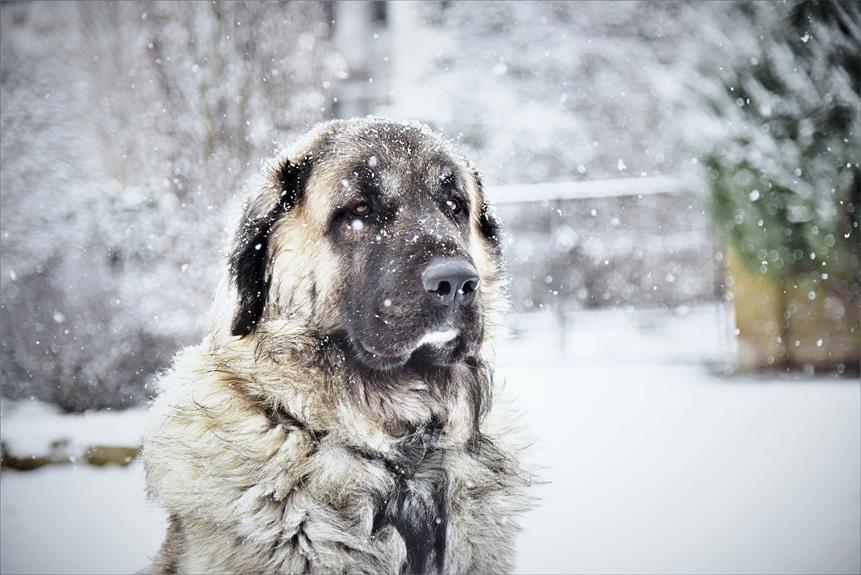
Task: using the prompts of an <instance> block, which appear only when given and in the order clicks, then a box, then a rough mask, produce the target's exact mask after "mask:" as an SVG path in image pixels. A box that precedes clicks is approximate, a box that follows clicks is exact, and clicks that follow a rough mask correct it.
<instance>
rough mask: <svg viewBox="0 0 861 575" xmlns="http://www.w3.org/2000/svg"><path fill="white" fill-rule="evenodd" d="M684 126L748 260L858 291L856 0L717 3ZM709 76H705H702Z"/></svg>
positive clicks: (724, 225) (718, 217)
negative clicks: (692, 113) (692, 112)
mask: <svg viewBox="0 0 861 575" xmlns="http://www.w3.org/2000/svg"><path fill="white" fill-rule="evenodd" d="M716 11H717V12H718V14H717V15H716V17H717V19H718V20H722V21H723V22H722V24H723V25H722V26H717V27H715V28H714V29H713V31H712V36H711V37H710V38H709V40H710V43H711V44H712V45H711V46H710V49H705V50H702V54H703V59H702V61H701V63H700V71H701V74H702V76H701V77H700V78H698V80H697V81H698V85H697V86H696V91H697V92H698V94H699V95H700V98H698V99H697V100H696V101H695V106H696V107H697V108H698V112H697V114H698V116H699V120H701V121H700V122H697V123H695V124H690V123H689V124H687V128H686V129H687V130H688V133H687V135H688V136H689V137H690V138H691V140H694V139H695V140H698V142H696V143H695V144H694V145H695V146H696V147H698V148H699V151H700V153H699V157H700V158H701V159H702V160H703V163H704V165H705V167H706V169H707V172H708V182H709V186H710V191H711V204H712V213H713V215H714V218H715V221H716V223H717V225H718V227H719V229H720V230H721V231H722V232H723V233H724V234H725V235H726V237H727V238H728V240H729V242H730V243H731V245H732V246H733V247H734V248H735V249H736V251H737V253H738V254H739V255H740V257H741V259H742V261H743V262H744V263H745V264H746V266H747V267H749V268H750V269H751V270H753V271H755V272H758V273H760V274H763V275H767V276H769V277H772V278H774V279H778V280H780V279H783V278H786V277H797V276H798V275H799V274H807V275H808V276H809V277H811V278H815V280H816V282H819V281H820V280H828V282H829V285H830V286H832V289H836V290H837V291H838V292H843V294H844V295H846V296H848V297H849V298H850V299H852V300H854V301H855V302H857V300H858V297H859V293H858V292H859V280H861V275H859V268H861V257H859V209H861V202H859V185H861V178H859V169H858V167H859V164H858V161H859V158H861V144H859V110H861V97H860V96H859V70H861V63H859V45H861V8H859V5H858V4H857V3H854V2H846V3H840V2H834V1H828V2H796V3H792V4H789V5H777V4H772V3H756V2H750V3H743V4H738V5H735V6H733V7H732V8H729V9H728V8H727V6H726V5H721V6H717V7H716ZM702 80H704V81H702Z"/></svg>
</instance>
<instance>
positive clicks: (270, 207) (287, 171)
mask: <svg viewBox="0 0 861 575" xmlns="http://www.w3.org/2000/svg"><path fill="white" fill-rule="evenodd" d="M310 167H311V163H310V158H308V157H306V158H304V159H303V160H302V161H301V162H298V163H294V162H291V161H289V160H284V161H283V163H281V164H279V165H276V166H275V167H273V169H272V170H271V171H270V174H269V177H270V179H271V180H274V181H273V182H272V184H273V187H276V190H277V191H274V193H275V194H277V195H278V199H277V201H276V202H275V203H274V204H273V203H272V196H271V195H269V194H266V193H264V194H262V195H261V196H258V197H257V198H256V199H255V200H253V201H252V202H251V203H249V205H248V206H247V207H246V208H245V212H244V213H243V216H242V221H241V222H240V224H239V229H238V230H237V231H236V236H235V238H234V241H233V248H232V250H231V252H230V258H229V265H230V276H231V281H232V282H233V284H234V286H235V287H236V291H237V293H238V296H239V297H238V300H239V301H238V304H237V308H236V313H235V315H234V316H233V322H232V325H231V333H232V334H233V335H238V336H245V335H248V334H249V333H251V332H252V331H253V330H254V327H255V326H256V325H257V322H259V321H260V318H261V317H263V309H264V308H265V307H266V298H267V295H268V293H269V286H270V284H271V281H272V278H270V277H267V264H268V260H269V234H270V233H271V231H272V227H273V226H274V225H275V223H276V222H277V221H278V220H279V219H281V217H283V216H284V214H286V213H287V212H289V211H290V210H292V209H293V208H294V207H295V206H296V205H297V204H298V203H299V202H300V201H301V200H302V196H303V195H304V192H305V183H306V182H307V180H308V175H309V173H310Z"/></svg>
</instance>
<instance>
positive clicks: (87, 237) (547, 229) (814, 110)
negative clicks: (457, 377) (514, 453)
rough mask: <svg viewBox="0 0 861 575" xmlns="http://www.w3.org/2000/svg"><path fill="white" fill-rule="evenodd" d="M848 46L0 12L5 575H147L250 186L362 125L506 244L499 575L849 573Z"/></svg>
mask: <svg viewBox="0 0 861 575" xmlns="http://www.w3.org/2000/svg"><path fill="white" fill-rule="evenodd" d="M859 45H861V9H859V7H858V4H857V3H856V2H798V1H789V2H783V3H769V2H720V3H701V2H697V3H677V2H564V3H563V2H547V3H544V2H490V3H488V2H448V1H446V2H434V3H414V2H376V1H375V2H344V3H339V2H320V3H302V2H291V3H242V2H207V3H203V2H200V3H182V2H164V3H162V2H156V3H146V4H144V3H111V2H104V3H101V2H100V3H54V4H44V3H38V2H36V3H29V2H27V3H25V2H5V1H4V2H2V4H0V130H2V142H1V143H0V157H2V171H0V227H2V231H0V290H2V296H0V385H2V387H0V390H2V398H3V400H2V407H0V425H2V428H0V439H2V455H3V459H2V473H0V495H2V502H0V510H2V514H0V527H2V530H0V534H2V541H0V543H2V548H0V551H2V559H0V570H2V571H3V572H46V571H51V572H69V571H75V572H99V571H101V572H120V571H134V570H136V569H139V568H141V567H143V566H144V565H145V564H146V562H147V560H148V557H150V556H151V555H152V554H153V553H154V552H155V551H156V549H157V547H158V545H159V543H160V540H161V537H162V534H163V529H164V526H165V518H164V516H163V515H162V512H161V511H160V510H158V509H156V508H153V507H151V506H149V505H148V504H147V503H146V502H145V498H144V488H143V479H142V470H141V468H140V464H139V462H138V461H137V460H136V454H137V446H138V443H139V441H140V434H141V432H142V426H143V423H144V422H145V417H146V415H145V410H146V402H147V400H148V399H150V398H151V397H152V396H153V394H154V393H155V391H156V387H155V383H154V381H155V376H156V374H157V373H158V371H159V370H161V369H164V368H166V367H168V366H169V364H170V361H171V358H172V356H173V354H174V353H175V352H176V351H177V350H178V349H179V348H180V347H181V346H183V345H188V344H192V343H195V342H197V341H198V340H199V339H200V338H201V337H202V335H203V333H204V329H205V326H206V325H207V313H208V309H209V305H210V301H211V297H212V292H213V289H214V287H215V282H216V280H217V277H218V273H219V272H220V270H221V267H222V266H223V253H224V249H225V247H226V245H227V238H228V234H229V232H230V231H231V227H232V225H233V224H232V222H233V219H232V218H233V215H235V209H236V206H237V205H238V202H239V200H240V199H241V198H242V196H243V186H244V185H245V182H246V181H247V180H248V178H249V177H250V176H251V175H253V174H254V173H256V172H257V171H258V170H259V168H260V164H261V161H262V160H265V159H267V158H270V157H271V156H273V155H274V153H275V152H276V150H278V149H280V148H281V147H284V146H287V145H289V143H290V142H291V141H292V140H293V139H294V138H296V137H297V136H299V135H300V134H302V133H303V132H305V131H306V130H307V129H308V128H309V127H310V126H312V125H313V124H314V123H316V122H319V121H322V120H326V119H329V118H333V117H344V118H346V117H353V116H362V115H366V114H378V115H384V116H387V117H390V118H395V119H417V120H421V121H423V122H426V123H427V124H429V125H430V126H431V127H433V128H434V129H436V130H438V131H440V132H442V133H443V134H444V135H445V136H446V137H447V138H448V139H450V140H452V141H454V142H455V143H456V144H457V145H458V146H459V147H460V148H461V149H462V150H463V151H464V152H465V153H466V154H467V155H468V156H469V157H471V158H472V159H473V160H474V162H475V163H476V165H477V166H478V167H479V168H480V170H481V171H482V173H483V177H484V181H485V183H486V188H487V193H488V196H489V199H490V200H491V201H492V202H493V203H494V204H495V206H496V210H497V214H498V216H499V218H500V219H501V221H502V223H503V226H504V232H505V239H504V253H505V258H506V261H507V266H508V271H509V275H510V276H511V286H510V291H511V304H512V311H511V313H510V315H509V318H508V323H509V326H510V327H511V328H512V339H511V340H510V341H508V342H505V343H503V344H502V345H501V348H500V350H499V365H500V369H499V384H500V386H502V387H503V388H504V390H503V392H501V393H500V395H501V396H507V397H508V398H509V399H510V402H511V405H512V406H513V407H514V408H515V409H516V410H518V411H519V412H521V413H522V414H523V415H522V422H523V425H524V427H525V428H526V429H528V430H529V432H530V433H531V434H532V436H533V437H534V448H533V450H532V453H531V455H530V458H531V459H530V463H531V464H532V465H533V467H534V468H535V469H536V478H537V479H540V480H541V482H540V483H538V484H537V485H536V494H537V495H538V496H540V498H541V502H540V503H539V505H538V507H537V509H536V510H535V511H533V512H532V513H531V514H529V515H528V516H527V518H526V519H525V521H524V531H523V535H522V537H521V541H520V544H519V547H518V563H517V566H516V567H517V569H518V571H519V572H523V573H538V572H541V573H550V572H556V573H574V572H592V573H598V572H607V573H610V572H612V573H619V572H639V573H644V572H660V573H669V572H678V573H691V572H696V573H705V572H720V573H727V572H739V573H753V572H762V573H774V572H797V573H808V572H817V573H826V572H827V573H838V572H840V573H843V572H846V573H857V572H859V570H861V544H859V540H861V487H859V485H861V455H859V453H861V394H859V388H861V386H859V356H861V330H859V317H861V243H859V233H861V232H859V205H861V171H859V158H861V140H859V135H861V95H859V92H861V89H859V72H861V61H859Z"/></svg>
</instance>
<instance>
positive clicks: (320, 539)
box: [143, 117, 530, 573]
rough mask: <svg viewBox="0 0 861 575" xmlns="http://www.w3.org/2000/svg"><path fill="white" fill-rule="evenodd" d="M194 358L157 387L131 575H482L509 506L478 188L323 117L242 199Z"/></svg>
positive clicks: (489, 223) (383, 137) (420, 150)
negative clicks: (165, 520)
mask: <svg viewBox="0 0 861 575" xmlns="http://www.w3.org/2000/svg"><path fill="white" fill-rule="evenodd" d="M253 190H254V191H253V197H251V198H250V200H249V201H247V203H246V205H245V207H244V212H243V215H242V218H241V222H240V224H239V228H238V231H237V232H236V234H235V238H234V241H233V244H232V247H231V249H230V254H229V257H228V262H227V266H225V267H226V269H227V273H226V274H225V278H224V279H223V280H222V282H221V286H220V288H219V289H218V292H217V295H216V303H215V313H214V321H213V325H212V327H211V329H210V331H209V333H208V335H207V336H206V337H205V338H204V340H203V342H202V343H201V344H200V345H198V346H196V347H191V348H187V349H185V350H184V351H182V352H180V354H179V355H178V356H177V358H176V361H175V364H174V366H173V367H172V369H171V370H170V371H169V372H167V373H166V374H165V375H164V376H162V378H161V380H160V392H159V396H158V397H157V399H156V400H155V402H154V404H153V406H152V409H151V415H150V421H149V424H148V427H147V430H146V433H145V438H144V445H143V460H144V465H145V470H146V478H147V488H148V493H149V496H150V497H151V499H152V500H154V501H155V502H157V503H158V504H160V505H161V506H163V507H164V508H165V509H166V510H167V512H168V514H169V525H168V529H167V534H166V536H165V539H164V542H163V544H162V547H161V549H160V551H159V552H158V554H157V556H156V557H155V559H154V561H153V563H152V565H151V566H150V567H149V570H148V572H150V573H213V572H218V573H228V572H230V573H306V572H307V573H432V572H436V573H503V572H507V571H510V570H511V569H512V562H513V552H514V551H513V550H514V538H515V535H516V533H517V531H518V529H519V527H518V518H519V517H520V516H521V514H522V513H523V512H524V511H526V510H527V509H528V508H529V507H530V498H529V495H528V487H529V485H530V476H529V474H528V473H527V472H526V471H524V469H523V468H522V466H521V464H520V463H519V459H520V455H521V450H522V445H523V444H522V442H521V441H520V440H519V439H518V433H516V432H515V431H514V430H515V428H514V427H512V425H511V424H510V423H508V422H507V419H506V416H505V415H504V414H503V413H502V410H500V409H491V407H492V406H491V399H492V391H493V386H494V382H493V371H492V368H491V361H492V355H491V343H492V341H494V340H495V339H498V338H499V334H500V333H501V327H500V326H501V324H500V322H501V319H502V316H503V314H504V312H505V305H506V301H505V299H506V298H505V284H504V277H503V269H502V261H501V254H500V236H499V226H498V223H497V221H496V219H495V218H494V215H493V213H492V212H491V210H490V209H489V207H488V204H487V202H486V201H485V199H484V193H483V191H482V185H481V180H480V177H479V173H478V172H477V171H476V169H474V168H473V167H472V165H471V164H470V163H469V162H468V161H467V160H466V159H464V157H463V156H461V155H460V154H459V153H457V152H456V151H455V150H454V148H453V146H452V145H451V144H449V143H448V142H447V141H445V140H443V139H442V138H440V137H439V136H437V135H436V134H434V133H433V132H432V131H431V130H430V129H429V128H427V127H426V126H424V125H421V124H415V123H400V122H393V121H388V120H385V119H381V118H374V117H368V118H362V119H354V120H347V121H345V120H334V121H331V122H328V123H325V124H322V125H320V126H318V127H316V128H315V129H313V130H312V131H311V132H310V133H309V134H308V135H307V136H306V137H305V138H303V139H302V140H301V141H300V142H298V143H297V144H296V145H295V146H293V147H292V148H291V149H289V150H288V151H286V152H283V153H281V154H280V155H279V156H277V157H276V158H275V159H274V160H273V161H271V162H270V163H269V164H268V166H267V168H266V169H265V170H264V173H263V174H262V176H261V178H260V179H259V181H258V182H256V184H255V185H254V186H253Z"/></svg>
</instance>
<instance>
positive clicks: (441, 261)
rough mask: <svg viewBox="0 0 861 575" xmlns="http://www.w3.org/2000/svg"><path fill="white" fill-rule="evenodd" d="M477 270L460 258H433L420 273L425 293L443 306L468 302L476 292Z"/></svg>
mask: <svg viewBox="0 0 861 575" xmlns="http://www.w3.org/2000/svg"><path fill="white" fill-rule="evenodd" d="M478 284H479V280H478V270H476V269H475V266H473V265H472V264H471V263H469V261H467V260H465V259H462V258H434V259H433V260H431V262H430V263H429V264H428V266H427V267H426V268H425V269H424V271H423V272H422V285H423V286H424V288H425V291H427V292H429V293H432V294H435V295H436V296H437V297H438V298H439V301H440V302H441V303H442V304H443V305H447V306H449V305H453V304H454V303H455V302H457V303H459V304H462V303H466V302H468V301H469V300H470V299H472V296H473V295H475V292H476V291H477V290H478Z"/></svg>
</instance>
